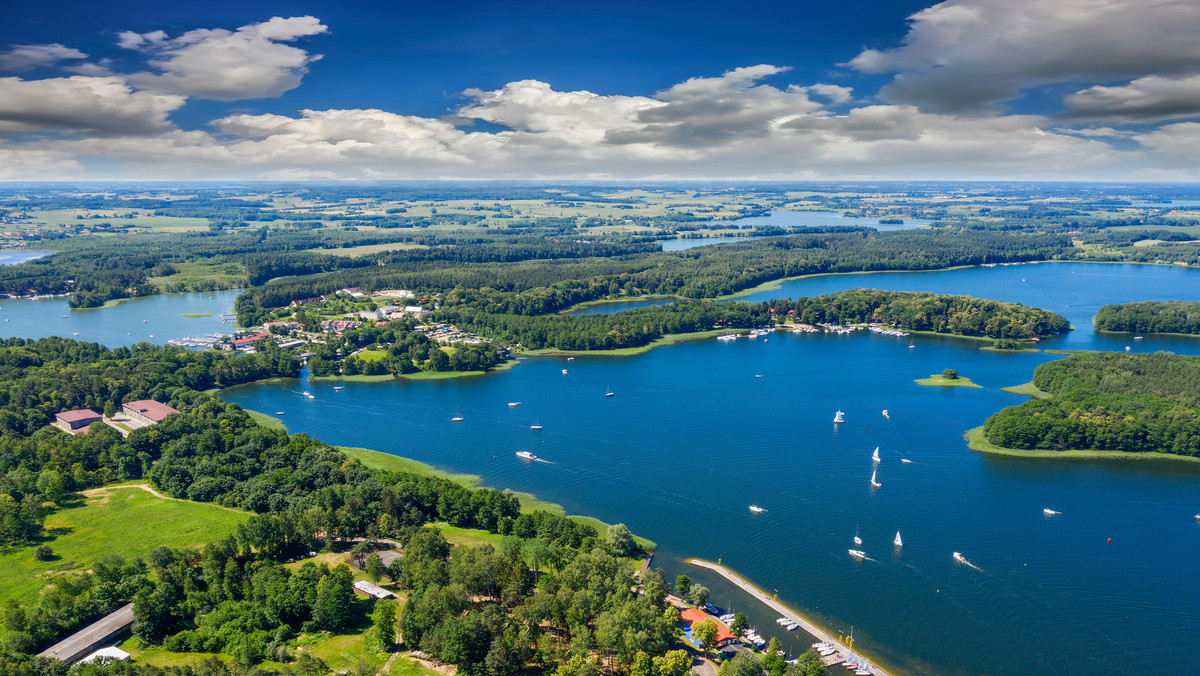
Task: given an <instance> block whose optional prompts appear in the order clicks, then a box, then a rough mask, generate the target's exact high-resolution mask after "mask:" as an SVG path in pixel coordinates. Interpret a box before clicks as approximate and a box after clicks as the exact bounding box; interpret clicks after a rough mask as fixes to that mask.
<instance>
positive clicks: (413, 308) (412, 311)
mask: <svg viewBox="0 0 1200 676" xmlns="http://www.w3.org/2000/svg"><path fill="white" fill-rule="evenodd" d="M404 314H407V315H412V316H414V317H416V318H417V319H420V318H422V317H424V316H425V315H428V314H429V310H426V309H425V308H423V307H421V306H420V305H409V306H406V307H405V308H404Z"/></svg>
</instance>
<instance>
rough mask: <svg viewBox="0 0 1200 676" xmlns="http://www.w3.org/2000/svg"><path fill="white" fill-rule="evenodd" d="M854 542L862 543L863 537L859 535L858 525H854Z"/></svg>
mask: <svg viewBox="0 0 1200 676" xmlns="http://www.w3.org/2000/svg"><path fill="white" fill-rule="evenodd" d="M854 544H856V545H861V544H862V538H860V537H858V526H855V527H854Z"/></svg>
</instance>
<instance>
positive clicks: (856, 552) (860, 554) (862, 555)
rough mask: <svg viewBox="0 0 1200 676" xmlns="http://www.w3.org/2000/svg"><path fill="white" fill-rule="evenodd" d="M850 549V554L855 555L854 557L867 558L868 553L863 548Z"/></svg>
mask: <svg viewBox="0 0 1200 676" xmlns="http://www.w3.org/2000/svg"><path fill="white" fill-rule="evenodd" d="M848 551H849V552H850V556H853V557H854V558H856V559H865V558H867V553H866V552H864V551H863V550H861V549H851V550H848Z"/></svg>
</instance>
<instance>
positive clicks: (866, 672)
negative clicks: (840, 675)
mask: <svg viewBox="0 0 1200 676" xmlns="http://www.w3.org/2000/svg"><path fill="white" fill-rule="evenodd" d="M854 676H871V665H870V664H868V663H867V661H866V660H863V662H862V664H860V665H858V668H857V669H855V670H854Z"/></svg>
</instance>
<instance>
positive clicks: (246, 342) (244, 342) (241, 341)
mask: <svg viewBox="0 0 1200 676" xmlns="http://www.w3.org/2000/svg"><path fill="white" fill-rule="evenodd" d="M270 337H271V334H270V333H267V332H266V331H264V332H262V333H256V334H254V335H252V336H246V337H245V338H238V339H237V340H235V341H233V349H235V350H236V349H238V348H242V347H249V346H250V345H252V344H254V343H257V342H258V341H260V340H263V339H265V338H270Z"/></svg>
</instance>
